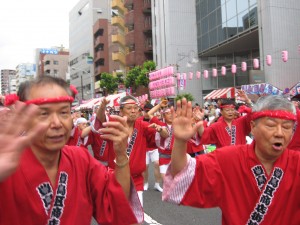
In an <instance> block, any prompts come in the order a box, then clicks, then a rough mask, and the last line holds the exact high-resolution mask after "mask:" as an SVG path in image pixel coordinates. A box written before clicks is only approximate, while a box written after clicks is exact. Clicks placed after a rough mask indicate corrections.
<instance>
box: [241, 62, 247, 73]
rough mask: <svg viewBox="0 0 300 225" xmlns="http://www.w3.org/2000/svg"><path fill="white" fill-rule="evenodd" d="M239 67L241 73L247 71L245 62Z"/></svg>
mask: <svg viewBox="0 0 300 225" xmlns="http://www.w3.org/2000/svg"><path fill="white" fill-rule="evenodd" d="M241 67H242V71H243V72H246V71H247V63H246V62H242V65H241Z"/></svg>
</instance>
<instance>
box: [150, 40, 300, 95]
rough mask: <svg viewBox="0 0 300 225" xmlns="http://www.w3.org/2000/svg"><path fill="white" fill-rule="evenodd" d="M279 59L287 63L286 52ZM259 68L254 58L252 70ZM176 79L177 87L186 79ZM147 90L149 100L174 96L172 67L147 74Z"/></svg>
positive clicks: (269, 58) (268, 61) (215, 71)
mask: <svg viewBox="0 0 300 225" xmlns="http://www.w3.org/2000/svg"><path fill="white" fill-rule="evenodd" d="M299 52H300V45H299ZM281 59H282V61H283V62H287V61H288V51H287V50H284V51H282V52H281ZM266 65H268V66H271V65H272V56H271V55H267V56H266ZM259 67H260V62H259V58H254V59H253V68H254V69H259ZM240 68H241V71H242V72H246V71H247V62H245V61H243V62H241V67H240ZM220 71H221V75H222V76H225V75H226V73H227V68H226V66H222V67H221V70H220ZM231 73H232V74H234V75H235V74H236V73H237V65H236V64H232V65H231ZM193 75H194V74H193V72H189V76H188V79H189V80H192V79H193ZM217 76H218V69H216V68H212V77H217ZM203 77H204V78H205V79H208V77H209V71H208V70H204V71H203ZM176 78H177V87H178V85H179V83H180V81H181V80H184V82H185V81H186V79H187V73H177V74H176ZM196 78H197V79H200V78H201V72H200V71H197V72H196ZM149 80H150V82H149V90H150V97H151V98H161V97H166V96H174V95H175V87H176V80H175V77H174V67H173V66H168V67H166V68H163V69H160V70H157V71H154V72H150V73H149Z"/></svg>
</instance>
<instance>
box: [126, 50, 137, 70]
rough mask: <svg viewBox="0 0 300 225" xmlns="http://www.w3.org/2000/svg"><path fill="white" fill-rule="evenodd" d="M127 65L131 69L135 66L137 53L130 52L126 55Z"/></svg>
mask: <svg viewBox="0 0 300 225" xmlns="http://www.w3.org/2000/svg"><path fill="white" fill-rule="evenodd" d="M126 65H127V66H129V67H130V66H134V65H135V51H132V52H129V53H128V54H127V55H126Z"/></svg>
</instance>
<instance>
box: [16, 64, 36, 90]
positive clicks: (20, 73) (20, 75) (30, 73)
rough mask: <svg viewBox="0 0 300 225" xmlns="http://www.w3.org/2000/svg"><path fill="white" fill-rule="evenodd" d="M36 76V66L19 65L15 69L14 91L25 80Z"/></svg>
mask: <svg viewBox="0 0 300 225" xmlns="http://www.w3.org/2000/svg"><path fill="white" fill-rule="evenodd" d="M35 75H36V65H35V64H33V63H21V64H19V65H17V67H16V90H19V86H20V84H21V83H22V82H24V81H26V80H31V79H33V78H34V77H35Z"/></svg>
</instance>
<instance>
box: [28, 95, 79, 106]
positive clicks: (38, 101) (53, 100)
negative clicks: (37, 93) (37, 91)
mask: <svg viewBox="0 0 300 225" xmlns="http://www.w3.org/2000/svg"><path fill="white" fill-rule="evenodd" d="M73 101H74V98H73V97H71V96H60V97H56V98H38V99H32V100H28V101H26V102H25V103H26V104H27V105H29V104H35V105H42V104H47V103H57V102H73Z"/></svg>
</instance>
